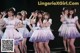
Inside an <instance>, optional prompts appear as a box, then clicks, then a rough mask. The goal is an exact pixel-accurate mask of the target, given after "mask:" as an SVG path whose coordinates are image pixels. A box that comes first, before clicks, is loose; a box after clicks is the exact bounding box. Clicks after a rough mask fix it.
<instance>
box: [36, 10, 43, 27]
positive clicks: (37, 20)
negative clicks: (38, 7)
mask: <svg viewBox="0 0 80 53" xmlns="http://www.w3.org/2000/svg"><path fill="white" fill-rule="evenodd" d="M42 13H43V12H42V11H38V13H37V14H38V15H39V14H41V15H42ZM42 18H43V15H42ZM42 18H41V21H42ZM39 19H40V18H39V17H38V16H37V18H36V23H35V24H36V26H37V23H38V22H39Z"/></svg>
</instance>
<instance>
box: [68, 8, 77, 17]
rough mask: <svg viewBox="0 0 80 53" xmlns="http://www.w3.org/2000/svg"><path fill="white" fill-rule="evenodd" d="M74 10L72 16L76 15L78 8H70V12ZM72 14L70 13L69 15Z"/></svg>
mask: <svg viewBox="0 0 80 53" xmlns="http://www.w3.org/2000/svg"><path fill="white" fill-rule="evenodd" d="M70 11H73V12H74V13H73V14H72V18H74V17H75V16H76V10H75V9H74V8H70V10H69V12H70ZM69 16H70V13H69V14H68V17H69Z"/></svg>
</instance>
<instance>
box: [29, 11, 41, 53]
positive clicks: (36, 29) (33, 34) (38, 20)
mask: <svg viewBox="0 0 80 53" xmlns="http://www.w3.org/2000/svg"><path fill="white" fill-rule="evenodd" d="M41 20H42V13H41V12H38V14H37V18H36V23H35V26H36V27H35V30H34V31H33V33H32V36H31V37H30V40H29V41H31V42H34V49H35V53H39V50H38V42H37V41H36V38H37V35H38V31H39V29H40V27H41V26H40V23H41Z"/></svg>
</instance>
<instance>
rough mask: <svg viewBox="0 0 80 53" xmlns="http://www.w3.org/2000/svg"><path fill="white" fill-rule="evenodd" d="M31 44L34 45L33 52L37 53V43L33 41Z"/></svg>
mask: <svg viewBox="0 0 80 53" xmlns="http://www.w3.org/2000/svg"><path fill="white" fill-rule="evenodd" d="M33 46H34V50H35V53H37V52H38V50H37V43H33Z"/></svg>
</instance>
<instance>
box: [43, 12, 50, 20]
mask: <svg viewBox="0 0 80 53" xmlns="http://www.w3.org/2000/svg"><path fill="white" fill-rule="evenodd" d="M45 15H47V16H48V17H49V18H48V19H47V21H48V20H49V19H50V14H49V13H48V12H45V14H44V15H43V19H42V21H43V20H44V19H45V18H44V16H45Z"/></svg>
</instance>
